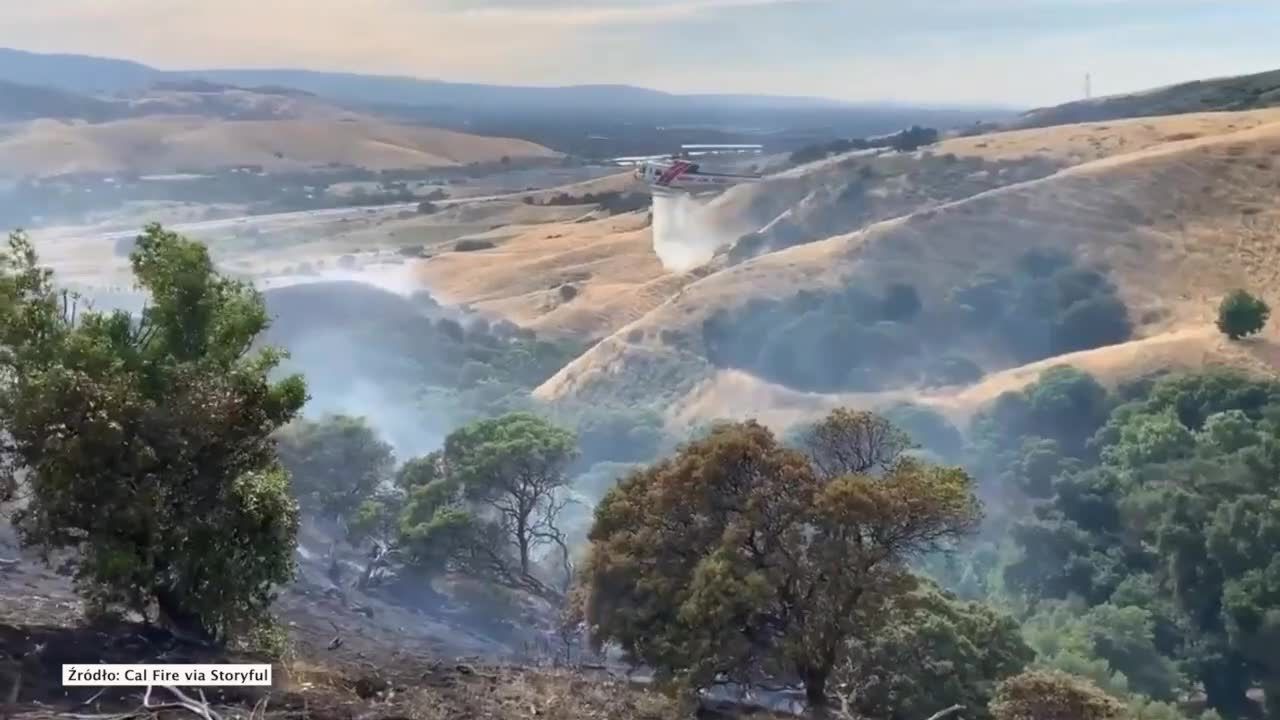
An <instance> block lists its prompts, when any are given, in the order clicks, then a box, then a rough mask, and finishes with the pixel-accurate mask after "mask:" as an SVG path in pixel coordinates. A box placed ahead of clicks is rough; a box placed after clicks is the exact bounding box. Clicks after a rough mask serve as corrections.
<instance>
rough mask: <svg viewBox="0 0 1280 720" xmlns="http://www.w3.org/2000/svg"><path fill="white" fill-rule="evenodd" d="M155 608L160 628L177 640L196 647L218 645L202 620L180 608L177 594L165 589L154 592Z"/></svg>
mask: <svg viewBox="0 0 1280 720" xmlns="http://www.w3.org/2000/svg"><path fill="white" fill-rule="evenodd" d="M155 599H156V608H157V609H158V610H159V621H160V626H161V627H163V628H165V629H166V630H168V631H169V632H170V633H172V634H173V636H174V637H176V638H178V639H179V640H185V641H187V642H191V643H195V644H198V645H216V644H218V642H219V641H218V638H217V634H216V633H214V632H213V631H212V630H211V629H210V628H209V627H208V626H206V625H205V623H204V620H203V619H202V618H201V617H200V616H199V615H198V614H196V613H193V612H189V611H187V610H185V609H184V608H183V607H182V601H181V599H180V598H179V597H178V594H177V593H175V592H174V591H172V590H169V589H167V588H165V589H160V590H156V592H155Z"/></svg>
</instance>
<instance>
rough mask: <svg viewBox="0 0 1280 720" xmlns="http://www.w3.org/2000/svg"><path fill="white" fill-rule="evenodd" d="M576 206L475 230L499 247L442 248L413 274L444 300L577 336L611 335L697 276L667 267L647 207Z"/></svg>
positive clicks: (544, 330)
mask: <svg viewBox="0 0 1280 720" xmlns="http://www.w3.org/2000/svg"><path fill="white" fill-rule="evenodd" d="M565 209H566V210H568V209H569V208H565ZM576 212H577V214H578V216H579V217H578V218H576V219H574V220H569V221H565V222H552V223H546V224H538V225H509V226H504V227H501V228H498V229H496V230H492V231H490V232H486V233H480V234H475V235H470V236H468V238H467V239H468V240H484V241H488V242H490V243H492V244H493V245H494V246H495V247H493V248H492V249H487V250H479V251H474V252H446V253H443V254H440V255H437V256H436V257H433V258H431V259H430V260H427V261H425V262H420V263H418V264H417V266H416V268H415V275H416V277H417V278H418V279H419V280H420V281H421V282H422V283H423V284H424V285H425V286H426V287H427V288H430V290H431V292H432V294H433V295H435V296H436V297H437V298H438V299H440V300H441V301H442V302H446V303H450V304H465V305H470V306H473V307H475V308H476V309H478V310H481V311H484V312H489V313H493V314H496V315H500V316H502V317H505V318H507V319H509V320H511V321H513V322H516V323H518V324H521V325H524V326H526V327H531V328H534V329H536V330H538V331H539V332H540V333H546V334H549V335H561V336H576V337H579V338H598V337H605V336H607V335H609V334H611V333H612V332H613V331H614V330H616V329H617V328H619V327H622V326H624V325H626V324H627V323H630V322H632V321H634V320H637V319H639V318H640V317H642V316H643V315H644V314H645V313H647V312H649V311H650V310H652V309H653V308H655V307H657V306H658V305H659V304H661V303H663V302H665V301H666V300H667V299H668V298H670V297H671V296H672V295H674V294H675V292H676V291H677V290H679V288H681V287H683V286H684V285H685V284H687V283H688V282H690V281H692V280H693V279H694V278H692V277H691V276H687V275H673V274H669V273H667V272H665V271H664V270H663V268H662V264H661V263H660V262H659V261H658V258H657V257H656V256H655V255H654V254H653V235H652V232H651V230H650V228H649V227H648V224H647V222H646V221H645V217H644V214H643V213H629V214H626V215H619V216H615V217H605V218H597V217H595V216H594V214H593V208H592V207H590V206H581V207H578V208H576ZM580 220H586V222H580Z"/></svg>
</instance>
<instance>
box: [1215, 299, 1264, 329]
mask: <svg viewBox="0 0 1280 720" xmlns="http://www.w3.org/2000/svg"><path fill="white" fill-rule="evenodd" d="M1270 317H1271V307H1270V306H1268V305H1267V303H1266V302H1264V301H1263V300H1262V299H1261V298H1257V297H1254V296H1253V295H1250V294H1249V293H1248V292H1245V291H1244V290H1235V291H1232V292H1231V293H1230V294H1228V295H1227V296H1226V297H1225V298H1223V299H1222V304H1220V305H1219V306H1218V322H1217V325H1218V330H1220V331H1221V332H1222V334H1223V335H1226V336H1227V337H1229V338H1231V339H1232V340H1239V339H1240V338H1243V337H1246V336H1249V335H1253V334H1254V333H1257V332H1261V331H1262V329H1263V328H1264V327H1266V326H1267V320H1268V319H1270Z"/></svg>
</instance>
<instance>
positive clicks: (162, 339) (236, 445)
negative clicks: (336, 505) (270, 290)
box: [0, 225, 306, 642]
mask: <svg viewBox="0 0 1280 720" xmlns="http://www.w3.org/2000/svg"><path fill="white" fill-rule="evenodd" d="M130 261H131V263H132V266H133V272H134V275H135V277H136V278H137V280H138V283H139V284H140V286H141V287H142V288H143V289H145V290H146V291H148V293H149V294H150V301H149V304H148V306H147V308H146V309H145V310H144V311H143V312H142V314H141V316H132V317H131V316H130V315H129V314H128V313H125V312H114V313H97V312H88V311H85V312H81V311H79V310H78V308H77V306H76V303H75V301H74V299H72V298H71V297H69V296H68V295H67V294H65V293H62V292H59V291H57V290H56V289H55V288H54V285H53V276H52V273H51V272H50V271H48V270H46V269H43V268H41V267H40V266H39V265H38V263H37V259H36V254H35V251H34V250H33V249H32V246H31V243H30V241H29V240H28V239H27V238H26V237H25V236H23V235H20V234H19V235H13V236H11V237H10V238H9V244H8V249H7V252H5V253H4V254H3V256H2V258H0V262H3V271H2V273H0V346H2V347H3V348H4V351H3V352H0V365H2V366H3V369H4V372H3V373H0V376H2V377H3V391H2V392H0V427H2V430H3V433H4V435H5V436H6V437H8V438H9V442H8V443H7V444H6V446H5V447H4V448H3V455H4V458H3V460H4V462H3V463H0V465H3V467H4V468H5V469H6V470H7V471H9V472H13V471H14V470H16V469H18V468H21V469H22V471H23V476H22V480H21V482H22V485H23V486H24V490H25V492H26V496H27V499H28V503H27V504H26V505H25V506H24V507H22V508H20V509H19V510H18V511H17V514H16V518H15V522H16V525H17V528H18V530H19V532H20V535H21V538H22V540H23V542H24V543H26V544H28V545H33V546H38V547H40V548H42V549H44V550H72V551H74V552H75V555H74V559H73V561H72V562H73V565H74V568H75V582H76V588H77V590H78V591H79V593H80V594H81V595H82V596H83V597H84V598H85V599H86V600H87V601H88V603H89V604H90V607H91V608H93V609H95V610H99V611H103V610H109V609H114V608H124V609H129V610H134V611H137V612H139V613H141V614H142V615H143V616H144V617H148V618H156V617H159V618H160V619H161V620H162V621H164V622H166V623H167V624H170V625H171V626H174V627H176V628H177V629H179V630H182V631H184V632H187V633H191V634H194V635H196V636H198V637H201V638H204V639H207V640H212V641H218V642H221V641H226V640H228V639H229V638H230V637H231V636H232V635H233V634H234V633H235V632H236V631H238V630H244V629H246V628H248V627H249V626H252V625H255V624H258V623H262V622H264V621H266V619H267V615H266V611H267V608H268V605H269V604H270V602H271V600H272V591H273V588H274V587H275V586H276V585H278V584H280V583H283V582H286V581H287V580H289V579H290V578H291V576H292V572H293V548H294V544H295V536H296V533H297V508H296V505H295V503H294V502H293V500H292V499H291V498H290V495H289V478H288V474H287V473H286V472H285V470H284V469H283V468H282V467H281V466H280V464H279V462H278V461H277V458H276V454H275V447H274V443H273V441H272V437H271V435H272V433H273V432H274V431H275V430H276V429H277V428H278V427H280V426H282V425H284V424H285V423H287V422H289V421H290V420H291V419H292V418H293V417H294V415H295V414H296V413H297V412H298V410H299V408H301V407H302V405H303V403H304V402H305V401H306V388H305V385H304V384H303V381H302V379H301V378H300V377H297V376H292V377H289V378H286V379H283V380H281V381H279V382H275V383H273V382H270V381H269V380H268V376H269V374H270V373H271V372H272V370H273V369H274V368H275V367H276V366H277V364H278V363H279V361H280V359H281V354H280V353H279V352H277V351H275V350H272V349H263V350H258V351H255V352H250V348H251V347H252V346H253V344H254V341H255V339H257V338H258V337H259V335H260V334H261V333H262V331H263V330H264V329H265V328H266V327H267V323H268V320H267V315H266V311H265V309H264V307H263V303H262V299H261V297H260V296H259V295H258V293H257V292H255V291H254V290H253V289H252V288H251V287H249V286H247V285H245V284H242V283H239V282H236V281H232V280H229V279H226V278H224V277H222V276H220V275H219V274H218V273H217V272H216V271H215V270H214V266H213V262H212V261H211V260H210V257H209V253H208V251H207V250H206V248H205V247H204V246H203V245H201V244H199V243H196V242H193V241H190V240H186V239H184V238H182V237H180V236H178V235H176V234H174V233H171V232H167V231H165V230H163V229H162V228H161V227H160V226H158V225H151V226H148V227H147V229H146V232H145V233H144V234H143V235H142V236H141V237H139V238H138V241H137V247H136V248H135V249H134V251H133V252H132V254H131V255H130Z"/></svg>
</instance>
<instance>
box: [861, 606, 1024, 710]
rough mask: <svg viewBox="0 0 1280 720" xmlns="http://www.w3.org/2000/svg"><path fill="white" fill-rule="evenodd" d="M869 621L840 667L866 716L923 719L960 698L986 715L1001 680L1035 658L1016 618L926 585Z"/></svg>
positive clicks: (973, 708)
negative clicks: (959, 599)
mask: <svg viewBox="0 0 1280 720" xmlns="http://www.w3.org/2000/svg"><path fill="white" fill-rule="evenodd" d="M865 621H866V622H867V623H869V624H870V625H871V627H869V628H868V629H867V630H865V631H863V632H859V633H858V635H857V637H856V638H855V639H853V640H851V641H850V643H849V647H848V648H847V649H846V651H845V659H844V661H843V663H842V664H841V666H840V667H839V668H838V670H837V674H836V680H837V681H838V682H839V686H840V687H841V692H842V693H843V694H845V695H847V696H849V697H850V698H851V699H852V703H851V706H852V709H854V710H856V711H857V713H858V714H859V715H860V716H861V717H875V718H894V719H899V718H900V719H901V720H918V719H919V718H927V717H929V716H930V715H932V714H933V713H935V712H938V711H939V710H942V709H943V708H947V707H951V706H952V705H962V706H964V707H966V708H972V711H971V712H970V713H968V714H969V715H971V716H973V717H978V718H985V717H987V713H986V709H987V705H988V703H990V702H991V699H992V697H993V695H994V694H995V686H996V683H998V682H999V681H1000V680H1003V679H1004V678H1006V677H1009V676H1011V675H1014V674H1016V673H1018V672H1021V671H1022V670H1023V668H1025V667H1026V666H1027V665H1028V664H1030V662H1031V660H1032V659H1033V657H1034V655H1033V653H1032V650H1031V648H1030V647H1028V646H1027V644H1026V643H1025V642H1024V641H1023V640H1022V636H1021V634H1020V632H1019V629H1018V625H1017V623H1016V622H1015V621H1014V620H1013V618H1011V617H1009V616H1008V615H1004V614H1001V613H999V612H997V611H995V610H992V609H991V608H990V607H988V606H986V605H983V604H980V603H973V602H962V601H958V600H956V599H954V598H952V597H949V596H948V595H946V594H945V593H942V592H940V591H938V590H937V589H935V588H933V587H929V586H928V585H923V586H922V587H920V588H919V589H918V590H916V591H913V592H911V593H908V594H906V595H902V596H900V597H895V598H893V599H892V600H890V601H889V602H888V603H887V604H886V606H884V607H882V608H877V609H876V610H875V612H874V613H873V614H871V615H870V616H869V617H867V618H865Z"/></svg>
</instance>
